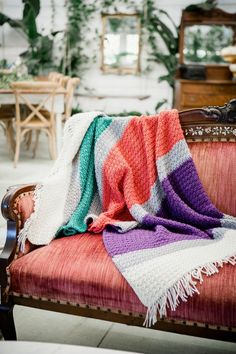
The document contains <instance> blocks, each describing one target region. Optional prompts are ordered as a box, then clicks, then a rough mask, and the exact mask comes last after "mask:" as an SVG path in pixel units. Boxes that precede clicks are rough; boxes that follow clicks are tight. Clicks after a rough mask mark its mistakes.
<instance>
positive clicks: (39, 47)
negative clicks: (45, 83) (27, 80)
mask: <svg viewBox="0 0 236 354" xmlns="http://www.w3.org/2000/svg"><path fill="white" fill-rule="evenodd" d="M22 3H23V4H24V7H23V14H22V19H21V20H14V19H12V18H10V17H9V16H7V15H5V14H3V13H0V26H2V25H4V24H5V23H8V24H9V25H10V26H11V27H13V28H14V29H16V30H17V31H18V32H19V33H20V34H21V35H22V36H23V37H24V38H25V39H26V40H27V42H28V44H29V47H28V49H27V50H26V51H25V52H23V53H21V54H20V56H21V58H22V60H23V62H24V63H25V65H26V66H27V68H28V72H29V74H31V75H38V74H41V73H42V71H43V70H45V69H46V68H49V69H51V68H53V67H54V65H53V57H52V48H53V39H52V38H51V37H49V36H43V35H42V34H40V33H39V32H38V29H37V23H36V19H37V16H38V15H39V12H40V0H22ZM54 34H56V33H54Z"/></svg>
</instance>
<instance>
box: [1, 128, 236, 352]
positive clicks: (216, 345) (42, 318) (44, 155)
mask: <svg viewBox="0 0 236 354" xmlns="http://www.w3.org/2000/svg"><path fill="white" fill-rule="evenodd" d="M51 165H52V161H50V160H49V158H48V152H47V142H46V140H45V138H43V137H41V141H40V145H39V148H38V153H37V158H36V159H32V158H31V153H30V152H27V151H25V150H24V151H23V152H22V155H21V158H20V162H19V165H18V167H17V168H16V169H14V168H13V164H12V161H11V160H10V159H9V155H8V152H7V147H6V145H5V137H4V135H3V134H2V131H1V130H0V198H2V196H3V194H4V193H5V190H6V188H7V186H9V185H13V184H19V183H27V182H34V181H39V180H40V179H41V178H43V177H44V176H45V175H46V174H47V171H48V170H49V168H50V166H51ZM4 225H5V223H4V220H3V219H2V218H1V217H0V228H1V230H0V241H1V244H3V243H4V237H5V233H4V227H5V226H4ZM14 317H15V324H16V330H17V336H18V340H22V341H42V342H52V343H67V344H77V345H84V346H92V347H101V348H111V349H119V350H124V351H134V352H140V353H150V354H156V353H160V354H167V353H168V354H170V353H191V354H210V353H212V354H213V353H214V354H217V353H219V354H222V353H236V345H235V344H232V343H225V342H218V341H213V340H207V339H200V338H193V337H190V336H183V335H181V336H180V335H177V334H171V333H165V332H159V331H154V330H147V329H145V328H136V327H128V326H126V325H120V324H112V323H110V322H105V321H99V320H93V319H84V318H82V317H76V316H72V315H64V314H57V313H53V312H48V311H44V310H38V309H30V308H24V307H22V306H15V308H14ZM9 354H10V353H9Z"/></svg>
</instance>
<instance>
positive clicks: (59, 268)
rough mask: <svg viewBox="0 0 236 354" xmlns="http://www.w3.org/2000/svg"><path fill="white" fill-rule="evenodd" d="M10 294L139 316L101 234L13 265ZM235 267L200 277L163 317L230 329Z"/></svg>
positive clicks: (59, 243) (54, 245)
mask: <svg viewBox="0 0 236 354" xmlns="http://www.w3.org/2000/svg"><path fill="white" fill-rule="evenodd" d="M10 274H11V282H10V292H12V293H14V294H15V295H25V296H34V297H38V298H44V299H50V300H58V301H65V302H70V303H73V304H80V305H82V304H87V305H91V306H99V307H104V308H106V309H108V308H109V309H116V310H117V309H119V310H121V311H122V312H132V313H138V314H140V313H141V314H145V312H146V309H145V307H144V306H143V305H142V304H141V302H140V301H139V299H138V298H137V296H136V295H135V293H134V291H133V290H132V289H131V287H130V286H129V284H128V283H127V282H126V280H125V279H124V278H123V276H122V275H121V274H120V272H119V271H118V270H117V268H116V266H115V265H114V264H113V262H112V260H111V258H110V257H109V256H108V254H107V252H106V250H105V248H104V245H103V240H102V236H101V235H97V234H96V235H94V234H89V233H86V234H80V235H75V236H72V237H67V238H62V239H58V240H54V241H52V242H51V244H49V245H48V246H43V247H40V248H38V249H36V250H34V251H32V252H30V253H28V254H27V255H25V256H23V257H21V258H18V259H17V260H15V261H13V263H12V264H11V266H10ZM235 283H236V267H233V266H231V265H225V266H224V267H223V269H221V270H220V272H219V274H216V275H214V276H211V277H209V278H205V280H204V282H203V283H202V285H201V286H200V293H201V294H200V295H194V296H193V297H192V298H190V299H189V301H188V302H187V303H182V304H181V305H180V306H179V307H178V309H177V311H176V312H170V313H169V317H171V318H175V319H184V320H191V321H195V322H203V323H208V324H217V325H224V326H227V327H236V291H235Z"/></svg>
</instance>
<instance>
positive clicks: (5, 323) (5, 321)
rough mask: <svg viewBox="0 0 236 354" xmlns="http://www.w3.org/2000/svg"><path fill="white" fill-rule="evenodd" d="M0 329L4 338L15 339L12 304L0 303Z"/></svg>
mask: <svg viewBox="0 0 236 354" xmlns="http://www.w3.org/2000/svg"><path fill="white" fill-rule="evenodd" d="M0 329H1V331H2V335H3V338H4V339H5V340H16V329H15V323H14V318H13V305H0Z"/></svg>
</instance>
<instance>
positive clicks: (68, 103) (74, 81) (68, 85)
mask: <svg viewBox="0 0 236 354" xmlns="http://www.w3.org/2000/svg"><path fill="white" fill-rule="evenodd" d="M48 79H49V80H50V81H52V82H57V83H58V84H59V85H60V86H62V87H64V88H65V89H66V95H65V111H64V115H63V121H65V120H67V119H68V118H70V116H71V112H72V105H73V97H74V92H75V89H76V87H77V86H78V85H79V83H80V79H79V78H78V77H70V76H65V75H63V74H60V73H57V72H51V73H50V74H49V75H48Z"/></svg>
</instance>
